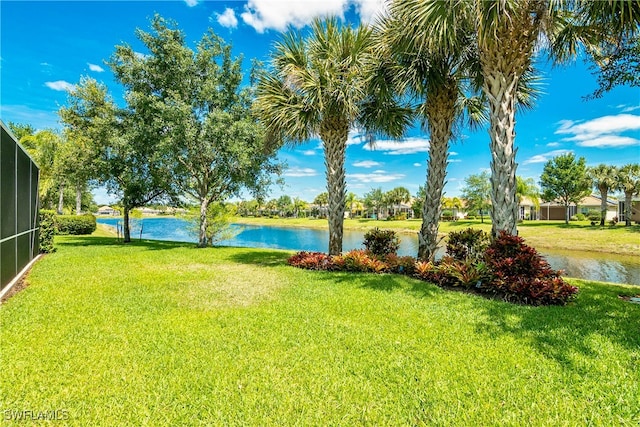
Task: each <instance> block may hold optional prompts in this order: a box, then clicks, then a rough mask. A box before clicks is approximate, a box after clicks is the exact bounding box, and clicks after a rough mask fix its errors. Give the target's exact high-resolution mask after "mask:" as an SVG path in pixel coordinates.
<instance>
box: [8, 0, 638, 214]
mask: <svg viewBox="0 0 640 427" xmlns="http://www.w3.org/2000/svg"><path fill="white" fill-rule="evenodd" d="M382 3H383V2H382V1H380V0H250V1H248V2H240V1H206V2H204V1H198V0H185V1H178V0H176V1H159V2H158V1H144V2H130V1H114V2H97V1H96V2H93V1H70V2H60V1H44V2H34V1H5V0H3V1H2V2H0V20H1V34H0V43H1V44H0V118H1V119H2V120H3V121H4V122H5V123H7V122H9V121H13V122H19V123H30V124H31V125H33V126H34V127H36V128H37V129H44V128H60V125H59V123H58V118H57V110H58V109H59V108H60V107H61V106H62V105H64V104H65V102H66V99H67V95H66V92H65V90H66V89H68V88H69V87H72V85H73V84H76V83H77V82H78V81H79V80H80V77H81V76H83V75H87V76H91V77H93V78H95V79H97V80H99V81H102V82H104V83H105V84H106V85H107V86H108V87H109V88H110V90H111V91H112V94H113V95H114V97H115V98H116V99H118V98H119V97H121V89H120V87H119V86H118V85H117V84H116V83H115V82H114V81H113V78H112V74H111V72H110V70H109V68H108V67H107V66H106V65H105V64H104V61H105V60H107V59H108V58H109V57H110V56H111V54H112V53H113V52H114V47H115V45H117V44H122V43H128V44H130V45H131V46H132V47H133V48H134V49H135V50H139V51H141V52H144V50H143V47H142V45H141V43H140V42H139V41H138V40H137V39H136V38H135V35H134V31H135V29H136V28H142V29H148V28H149V18H151V17H152V16H153V15H154V13H156V12H157V13H159V14H161V15H162V16H163V17H165V18H171V19H173V20H175V21H176V22H177V23H178V25H179V27H180V28H181V29H182V30H183V31H184V32H185V34H186V36H187V40H189V41H190V42H191V43H192V45H194V44H195V42H196V41H198V40H199V39H200V38H201V37H202V35H203V34H204V33H205V32H206V31H207V29H208V28H209V27H210V28H213V30H214V31H215V32H216V33H217V34H219V35H220V36H222V37H224V38H225V39H226V40H227V41H228V42H231V43H232V44H233V47H234V53H235V54H236V55H239V54H242V55H243V56H244V59H245V60H244V65H245V66H246V67H248V66H249V64H250V59H251V58H257V59H260V60H263V61H265V62H267V61H268V59H269V53H270V50H271V48H272V46H273V44H274V42H275V41H276V40H278V39H279V37H280V35H281V33H282V31H285V30H286V29H287V28H300V29H303V28H304V26H305V25H307V24H308V23H309V22H310V21H311V20H312V19H313V18H314V17H316V16H324V15H327V14H337V15H339V16H342V17H343V19H344V20H346V21H348V22H351V23H359V22H365V23H366V22H370V21H371V19H372V17H373V16H374V15H375V13H377V12H378V11H380V10H381V9H382V6H381V5H382ZM538 62H539V64H538V66H539V67H540V68H541V70H542V71H543V77H544V86H543V91H544V95H543V96H542V97H541V98H540V99H539V100H538V102H537V104H536V107H535V109H534V110H533V111H527V112H523V113H521V114H518V116H517V124H516V145H517V147H518V153H517V162H518V163H519V166H518V172H517V173H518V175H521V176H523V177H525V178H527V177H532V178H534V179H535V180H536V181H538V180H539V176H540V173H541V171H542V168H543V166H544V163H545V162H546V161H547V160H548V159H550V158H552V157H554V156H556V155H558V154H562V153H566V152H573V153H575V154H576V155H577V156H584V157H585V158H586V161H587V164H588V165H596V164H599V163H608V164H613V165H623V164H626V163H630V162H640V89H639V88H629V87H619V88H616V89H614V90H613V91H611V92H610V93H607V94H605V95H604V97H603V98H601V99H598V100H591V101H585V100H584V99H583V97H584V96H586V95H588V94H590V93H591V92H592V91H593V90H594V89H595V88H596V83H595V78H594V77H593V76H592V75H591V73H590V71H589V69H588V66H587V65H586V64H585V63H583V62H582V61H581V60H578V61H576V62H575V63H573V64H570V65H569V66H564V67H562V68H552V67H551V66H550V65H549V64H548V63H547V62H546V60H545V59H544V58H540V60H539V61H538ZM428 141H429V135H428V134H425V133H423V132H421V131H420V130H419V129H418V128H416V129H413V130H411V131H410V132H409V135H408V136H407V138H405V139H404V140H402V141H387V140H379V141H377V143H376V146H375V149H371V147H369V146H368V145H367V144H366V143H365V141H363V140H362V139H360V138H358V137H357V134H356V133H355V132H354V133H353V134H352V135H351V137H350V139H349V146H348V149H347V159H346V166H347V187H348V191H353V192H354V193H356V194H358V195H362V194H364V193H366V192H367V191H369V190H370V189H372V188H375V187H382V189H383V190H389V189H391V188H393V187H396V186H405V187H407V188H408V189H409V190H410V191H411V193H412V194H415V192H416V191H417V189H418V186H419V185H423V184H424V181H425V175H426V160H427V157H428ZM450 151H451V152H450V157H449V160H450V164H449V169H448V176H447V186H446V187H445V192H446V195H447V196H458V195H459V194H460V190H461V188H462V186H463V185H464V178H465V177H467V176H469V175H470V174H476V173H480V172H481V171H483V170H487V169H488V168H489V161H490V152H489V137H488V134H487V131H486V129H481V130H478V131H475V132H470V131H468V130H466V129H462V131H461V132H460V135H459V138H458V139H457V141H456V142H454V144H453V145H452V147H451V150H450ZM279 158H280V159H281V160H284V161H286V162H287V164H288V166H289V168H288V170H287V171H286V172H285V176H284V178H285V182H286V184H285V186H284V188H283V189H281V188H279V187H274V188H273V191H272V197H278V196H280V195H281V194H289V195H291V196H292V197H301V198H302V199H304V200H307V201H312V200H313V198H314V197H315V196H316V195H317V194H319V193H320V192H322V191H325V178H324V164H323V157H322V150H321V146H320V141H319V140H312V141H309V142H308V143H305V144H302V145H299V146H296V147H293V148H285V149H282V150H281V151H280V152H279ZM95 195H96V201H97V202H98V203H104V202H108V201H109V198H108V197H107V196H106V195H105V194H104V191H103V190H96V191H95Z"/></svg>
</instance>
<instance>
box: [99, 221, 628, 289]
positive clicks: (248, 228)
mask: <svg viewBox="0 0 640 427" xmlns="http://www.w3.org/2000/svg"><path fill="white" fill-rule="evenodd" d="M97 222H98V223H99V224H105V225H107V226H111V227H116V228H117V227H119V226H120V227H121V224H122V219H121V218H98V219H97ZM231 227H232V234H233V237H231V238H229V239H227V240H224V241H221V242H218V243H216V244H217V245H220V246H238V247H251V248H271V249H286V250H295V251H320V252H323V251H324V252H326V251H327V248H328V246H329V233H328V232H327V230H322V229H310V228H287V227H271V226H255V225H245V224H232V226H231ZM364 234H365V231H359V230H344V237H343V249H344V250H345V251H348V250H351V249H361V248H362V247H363V245H362V242H363V240H364ZM131 236H132V238H142V239H151V240H166V241H176V242H196V241H197V234H196V232H195V230H193V227H192V226H191V225H190V223H189V222H188V221H186V220H184V219H180V218H143V219H138V220H134V221H133V225H132V233H131ZM400 239H401V241H400V249H399V250H398V254H399V255H410V256H415V254H416V253H417V252H418V239H417V235H413V234H400ZM443 252H444V248H442V252H441V253H440V256H441V255H442V253H443ZM539 252H540V253H541V254H542V255H544V256H545V258H546V259H547V261H548V262H549V264H550V265H551V267H553V268H554V269H557V270H564V272H565V276H567V277H575V278H579V279H586V280H596V281H602V282H612V283H624V284H631V285H638V286H640V257H635V256H625V255H615V254H605V253H596V252H578V251H567V250H562V249H557V250H556V249H554V250H550V249H544V250H540V251H539Z"/></svg>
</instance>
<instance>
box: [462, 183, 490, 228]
mask: <svg viewBox="0 0 640 427" xmlns="http://www.w3.org/2000/svg"><path fill="white" fill-rule="evenodd" d="M464 182H465V187H464V188H463V189H462V194H461V196H462V199H463V200H465V201H466V203H467V209H469V210H470V211H477V212H478V213H479V214H480V221H481V222H484V212H485V211H488V210H489V209H490V208H491V176H490V175H489V172H486V171H484V172H482V173H479V174H476V175H469V176H468V177H467V178H465V180H464Z"/></svg>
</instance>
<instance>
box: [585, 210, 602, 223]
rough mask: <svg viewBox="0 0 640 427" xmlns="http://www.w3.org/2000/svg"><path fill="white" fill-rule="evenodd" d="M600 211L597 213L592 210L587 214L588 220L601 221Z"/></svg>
mask: <svg viewBox="0 0 640 427" xmlns="http://www.w3.org/2000/svg"><path fill="white" fill-rule="evenodd" d="M600 216H601V214H600V211H597V210H595V209H591V210H590V211H589V212H587V218H588V219H589V221H600Z"/></svg>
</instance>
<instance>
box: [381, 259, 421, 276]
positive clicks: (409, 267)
mask: <svg viewBox="0 0 640 427" xmlns="http://www.w3.org/2000/svg"><path fill="white" fill-rule="evenodd" d="M384 261H385V263H386V264H387V271H389V272H391V273H398V274H406V275H408V276H413V274H414V273H415V271H416V259H415V258H414V257H412V256H397V255H396V254H389V255H387V256H386V257H385V259H384Z"/></svg>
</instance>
